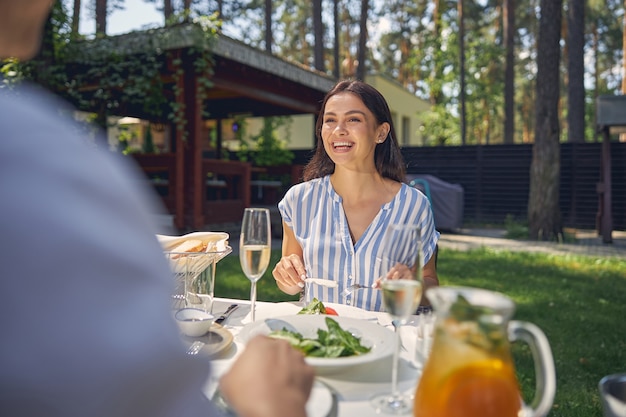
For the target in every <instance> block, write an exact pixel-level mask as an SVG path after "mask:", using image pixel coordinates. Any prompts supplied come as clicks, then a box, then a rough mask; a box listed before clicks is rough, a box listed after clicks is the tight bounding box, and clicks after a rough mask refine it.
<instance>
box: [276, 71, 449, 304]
mask: <svg viewBox="0 0 626 417" xmlns="http://www.w3.org/2000/svg"><path fill="white" fill-rule="evenodd" d="M315 133H316V136H317V148H316V152H315V155H314V156H313V158H312V159H311V161H310V163H309V164H308V165H307V166H306V168H305V170H304V179H305V182H304V183H301V184H297V185H295V186H294V187H292V188H291V189H290V190H289V191H288V192H287V193H286V194H285V197H284V198H283V200H282V201H281V202H280V203H279V206H278V208H279V210H280V213H281V215H282V218H283V246H282V248H283V252H282V258H281V260H280V261H279V262H278V264H277V265H276V267H275V268H274V271H273V275H274V278H275V280H276V283H277V285H278V287H279V288H280V289H281V290H283V291H284V292H285V293H287V294H297V293H299V292H301V291H302V288H304V286H305V282H306V280H307V279H308V277H323V278H324V279H325V280H329V281H331V282H334V283H336V285H335V286H334V287H329V286H322V285H318V286H315V288H312V291H305V292H304V294H303V296H304V298H305V302H309V301H311V299H312V298H314V297H315V298H318V299H319V300H322V301H330V302H335V303H351V304H352V305H355V306H358V307H362V308H365V309H368V310H380V309H381V308H382V299H381V294H380V291H377V290H374V289H373V288H372V287H376V284H377V282H378V281H379V279H381V278H383V277H384V276H383V274H382V273H381V265H383V264H384V262H383V260H384V259H385V258H387V257H388V256H389V254H388V253H385V249H384V248H383V245H382V242H383V240H384V238H385V234H386V232H387V230H388V226H389V224H391V223H403V224H414V225H417V226H419V229H420V233H421V241H422V243H423V252H424V253H423V256H422V259H423V260H424V265H423V277H424V283H425V287H426V288H428V287H430V286H436V285H438V280H437V271H436V266H435V262H434V260H435V257H434V256H433V254H434V253H435V250H436V244H437V240H438V238H439V233H438V232H437V231H436V230H435V226H434V222H433V215H432V211H431V208H430V203H429V202H428V199H427V198H426V197H425V196H424V195H423V194H422V193H421V192H420V191H418V190H417V189H415V188H412V187H409V186H407V185H406V184H404V183H403V181H404V180H405V163H404V160H403V158H402V155H401V153H400V147H399V145H398V141H397V137H396V134H395V129H394V127H393V120H392V117H391V112H390V110H389V106H388V105H387V102H386V100H385V98H384V97H383V96H382V95H381V94H380V92H378V91H377V90H376V89H375V88H374V87H372V86H370V85H368V84H366V83H364V82H361V81H353V80H343V81H340V82H339V83H337V84H336V85H335V86H334V87H333V88H332V89H331V90H330V91H329V92H328V93H327V94H326V97H325V99H324V102H323V104H322V109H321V111H320V113H319V117H318V119H317V124H316V128H315ZM407 266H408V267H409V268H412V267H414V266H415V265H413V264H411V265H407ZM387 272H388V271H384V274H386V273H387ZM354 284H359V285H360V286H363V287H367V290H364V291H360V292H358V294H357V293H350V294H348V296H346V297H344V296H342V294H345V293H344V290H345V289H346V288H348V287H351V286H353V285H354ZM353 297H356V299H355V300H353V299H352V298H353ZM422 302H423V303H427V300H425V299H424V300H422Z"/></svg>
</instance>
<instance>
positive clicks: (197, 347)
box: [187, 340, 205, 355]
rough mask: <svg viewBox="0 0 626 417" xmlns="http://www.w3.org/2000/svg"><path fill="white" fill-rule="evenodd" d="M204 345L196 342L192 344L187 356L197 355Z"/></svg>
mask: <svg viewBox="0 0 626 417" xmlns="http://www.w3.org/2000/svg"><path fill="white" fill-rule="evenodd" d="M204 345H205V343H204V342H201V341H199V340H196V341H195V342H193V343H192V344H191V346H189V349H187V355H197V354H198V352H200V350H201V349H202V347H203V346H204Z"/></svg>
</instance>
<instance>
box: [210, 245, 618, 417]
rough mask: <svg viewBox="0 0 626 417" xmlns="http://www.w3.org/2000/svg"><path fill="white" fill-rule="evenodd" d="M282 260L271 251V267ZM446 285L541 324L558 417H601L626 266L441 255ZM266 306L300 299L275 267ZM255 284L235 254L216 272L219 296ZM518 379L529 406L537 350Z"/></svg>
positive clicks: (519, 353) (517, 352)
mask: <svg viewBox="0 0 626 417" xmlns="http://www.w3.org/2000/svg"><path fill="white" fill-rule="evenodd" d="M279 259H280V250H274V251H272V260H271V264H270V265H275V264H276V262H278V260H279ZM438 270H439V271H438V272H439V279H440V281H441V284H442V285H463V286H470V287H478V288H485V289H489V290H492V291H498V292H501V293H504V294H506V295H507V296H509V297H511V298H512V299H513V300H514V301H515V303H516V305H517V312H516V314H515V317H514V318H515V319H516V320H525V321H530V322H532V323H535V324H536V325H538V326H539V327H540V328H541V329H542V330H543V331H544V332H545V334H546V336H547V337H548V340H549V342H550V346H551V348H552V353H553V356H554V360H555V366H556V374H557V393H556V398H555V401H554V405H553V407H552V411H551V412H550V416H551V417H602V410H601V405H600V398H599V395H598V388H597V384H598V381H599V380H600V378H601V377H602V376H604V375H608V374H610V373H615V372H620V371H624V368H620V367H622V366H623V364H624V363H626V341H625V340H624V337H623V334H624V331H623V328H624V326H623V321H622V317H626V304H624V302H623V300H624V299H626V276H625V275H624V271H625V270H626V260H624V259H617V258H607V259H598V258H593V257H588V256H572V255H548V254H539V253H535V254H534V253H525V252H508V251H495V250H491V249H487V248H482V249H476V250H471V251H468V252H461V251H454V250H449V249H441V252H440V254H439V264H438ZM257 288H258V299H259V300H262V301H295V300H297V299H298V296H288V295H285V294H284V293H282V292H281V291H280V290H279V289H278V287H277V286H276V283H275V281H274V278H273V277H272V275H271V268H268V271H267V272H266V273H265V275H264V276H263V277H262V279H260V280H259V281H258V283H257ZM249 290H250V281H248V280H247V278H246V277H245V276H244V275H243V273H242V272H241V267H240V266H239V258H238V257H236V256H232V255H231V256H228V257H226V258H225V259H223V260H222V261H220V263H219V265H218V268H217V277H216V289H215V294H216V296H217V297H228V298H237V299H244V300H245V299H247V298H248V297H249ZM514 357H515V362H516V367H517V374H518V379H519V381H520V385H521V388H522V392H523V397H524V399H525V400H526V402H529V401H530V399H531V398H532V396H533V394H534V389H535V382H534V367H533V364H532V356H531V352H530V350H529V349H528V348H527V347H525V346H523V345H517V344H516V345H515V347H514Z"/></svg>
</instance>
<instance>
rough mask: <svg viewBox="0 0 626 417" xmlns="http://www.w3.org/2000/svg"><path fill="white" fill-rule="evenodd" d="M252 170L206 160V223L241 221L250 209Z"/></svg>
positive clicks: (235, 163) (240, 164)
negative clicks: (248, 208)
mask: <svg viewBox="0 0 626 417" xmlns="http://www.w3.org/2000/svg"><path fill="white" fill-rule="evenodd" d="M251 172H252V166H251V165H250V164H249V163H247V162H239V161H223V160H219V159H204V160H203V161H202V175H203V178H206V185H205V193H204V220H205V222H206V223H207V224H208V223H229V222H238V221H241V218H242V216H243V210H244V208H246V207H250V180H251Z"/></svg>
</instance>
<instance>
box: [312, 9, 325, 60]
mask: <svg viewBox="0 0 626 417" xmlns="http://www.w3.org/2000/svg"><path fill="white" fill-rule="evenodd" d="M313 32H314V36H315V52H314V57H315V69H316V70H318V71H324V26H323V25H322V0H313Z"/></svg>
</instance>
